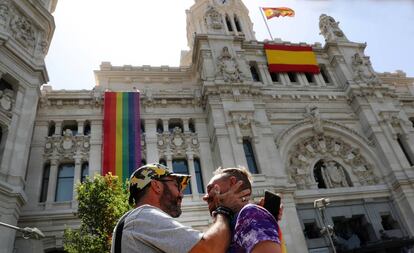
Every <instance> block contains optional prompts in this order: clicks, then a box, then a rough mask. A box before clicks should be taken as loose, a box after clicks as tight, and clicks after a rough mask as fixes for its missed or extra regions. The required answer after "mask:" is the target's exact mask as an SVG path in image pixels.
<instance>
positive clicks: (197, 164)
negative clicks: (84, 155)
mask: <svg viewBox="0 0 414 253" xmlns="http://www.w3.org/2000/svg"><path fill="white" fill-rule="evenodd" d="M194 170H195V175H196V181H197V189H198V193H204V183H203V174H202V172H201V164H200V159H198V158H195V159H194Z"/></svg>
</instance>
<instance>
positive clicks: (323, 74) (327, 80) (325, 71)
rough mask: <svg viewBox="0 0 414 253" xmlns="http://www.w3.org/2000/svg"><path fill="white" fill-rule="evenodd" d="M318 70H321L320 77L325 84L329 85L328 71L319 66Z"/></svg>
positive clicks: (323, 66)
mask: <svg viewBox="0 0 414 253" xmlns="http://www.w3.org/2000/svg"><path fill="white" fill-rule="evenodd" d="M319 68H320V70H321V75H322V78H323V80H324V81H325V83H330V78H329V75H328V70H327V69H326V67H325V65H320V66H319Z"/></svg>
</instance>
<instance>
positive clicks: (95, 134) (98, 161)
mask: <svg viewBox="0 0 414 253" xmlns="http://www.w3.org/2000/svg"><path fill="white" fill-rule="evenodd" d="M102 142H103V139H102V120H91V138H90V143H89V144H90V149H89V173H90V174H89V176H90V177H91V178H92V177H93V176H94V175H96V174H99V175H100V174H101V171H102V169H103V168H102Z"/></svg>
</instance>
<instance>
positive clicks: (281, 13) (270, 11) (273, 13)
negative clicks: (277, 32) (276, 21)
mask: <svg viewBox="0 0 414 253" xmlns="http://www.w3.org/2000/svg"><path fill="white" fill-rule="evenodd" d="M262 10H263V13H264V14H265V16H266V18H267V19H271V18H273V17H277V18H278V17H294V16H295V11H294V10H292V9H290V8H286V7H277V8H268V7H262Z"/></svg>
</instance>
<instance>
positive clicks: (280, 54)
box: [264, 44, 320, 74]
mask: <svg viewBox="0 0 414 253" xmlns="http://www.w3.org/2000/svg"><path fill="white" fill-rule="evenodd" d="M264 49H265V52H266V57H267V63H268V66H269V72H271V73H277V72H304V73H313V74H318V73H319V72H320V70H319V66H318V62H317V60H316V56H315V53H314V52H313V50H312V47H310V46H288V45H275V44H265V45H264Z"/></svg>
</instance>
